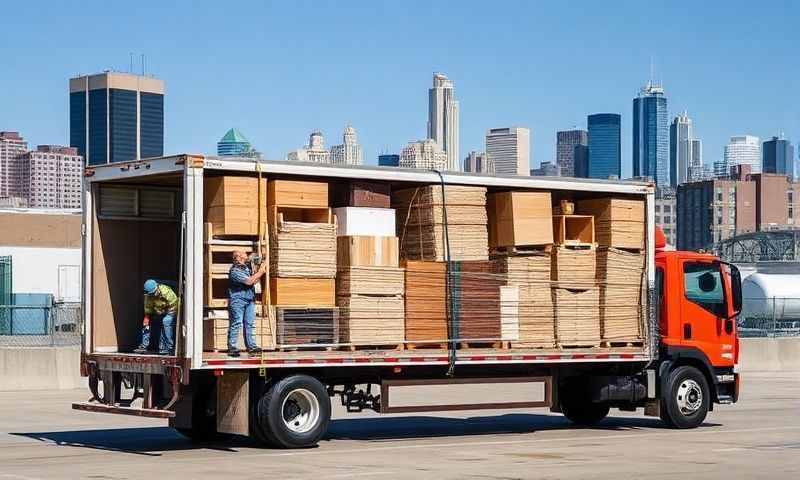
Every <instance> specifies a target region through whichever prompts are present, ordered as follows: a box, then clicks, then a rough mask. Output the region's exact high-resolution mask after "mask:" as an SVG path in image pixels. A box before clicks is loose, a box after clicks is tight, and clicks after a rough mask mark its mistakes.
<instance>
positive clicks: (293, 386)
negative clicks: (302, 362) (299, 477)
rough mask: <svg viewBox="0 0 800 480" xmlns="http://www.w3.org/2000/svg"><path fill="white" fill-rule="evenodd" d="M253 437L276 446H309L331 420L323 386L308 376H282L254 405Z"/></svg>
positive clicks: (328, 400)
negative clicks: (254, 423)
mask: <svg viewBox="0 0 800 480" xmlns="http://www.w3.org/2000/svg"><path fill="white" fill-rule="evenodd" d="M255 407H256V408H255V412H254V413H255V416H256V422H257V425H255V426H254V427H255V428H256V429H258V431H257V433H258V435H256V437H262V436H263V438H264V439H266V440H267V443H268V444H270V445H272V446H274V447H279V448H303V447H312V446H314V445H316V444H317V442H319V440H320V439H321V438H322V436H323V435H325V432H327V431H328V424H329V423H330V419H331V400H330V397H328V391H327V390H326V389H325V386H324V385H323V384H322V383H321V382H320V381H319V380H317V379H316V378H314V377H311V376H308V375H292V376H290V377H286V378H283V379H281V380H279V381H277V382H276V383H275V384H273V385H272V386H271V387H270V388H268V389H267V391H266V393H265V394H264V395H263V396H262V397H261V398H260V399H259V400H258V403H257V404H256V406H255Z"/></svg>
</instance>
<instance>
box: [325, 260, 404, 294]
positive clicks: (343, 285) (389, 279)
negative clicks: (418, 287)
mask: <svg viewBox="0 0 800 480" xmlns="http://www.w3.org/2000/svg"><path fill="white" fill-rule="evenodd" d="M404 292H405V274H404V272H403V269H402V268H397V267H340V268H339V270H338V272H337V273H336V295H339V296H342V295H402V294H403V293H404Z"/></svg>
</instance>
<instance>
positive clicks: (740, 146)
mask: <svg viewBox="0 0 800 480" xmlns="http://www.w3.org/2000/svg"><path fill="white" fill-rule="evenodd" d="M758 141H759V138H758V137H754V136H753V135H738V136H735V137H731V141H730V143H728V144H727V145H725V158H724V164H725V170H726V172H730V169H731V167H735V166H736V165H750V173H761V145H760V144H759V143H758ZM715 174H716V172H715Z"/></svg>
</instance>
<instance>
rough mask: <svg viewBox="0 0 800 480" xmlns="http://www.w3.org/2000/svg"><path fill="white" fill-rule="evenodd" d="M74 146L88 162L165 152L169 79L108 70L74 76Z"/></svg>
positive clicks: (71, 134) (71, 123) (71, 132)
mask: <svg viewBox="0 0 800 480" xmlns="http://www.w3.org/2000/svg"><path fill="white" fill-rule="evenodd" d="M69 112H70V116H69V138H70V146H71V147H75V148H77V149H78V154H79V155H81V156H83V157H84V158H85V159H86V164H87V165H104V164H107V163H114V162H125V161H129V160H136V159H140V158H150V157H160V156H162V155H164V82H163V81H161V80H158V79H156V78H152V77H145V76H140V75H132V74H129V73H118V72H103V73H99V74H96V75H84V76H80V77H76V78H71V79H70V81H69Z"/></svg>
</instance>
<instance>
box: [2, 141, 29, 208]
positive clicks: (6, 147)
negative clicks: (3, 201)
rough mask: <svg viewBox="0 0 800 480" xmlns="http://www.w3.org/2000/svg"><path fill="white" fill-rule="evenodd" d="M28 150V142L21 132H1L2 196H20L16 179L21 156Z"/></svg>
mask: <svg viewBox="0 0 800 480" xmlns="http://www.w3.org/2000/svg"><path fill="white" fill-rule="evenodd" d="M27 150H28V143H27V142H26V141H25V139H23V138H22V136H21V135H20V134H19V132H0V198H8V197H20V196H21V194H20V192H19V191H17V183H16V180H17V178H18V177H19V157H20V155H22V154H24V153H25V152H26V151H27Z"/></svg>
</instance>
